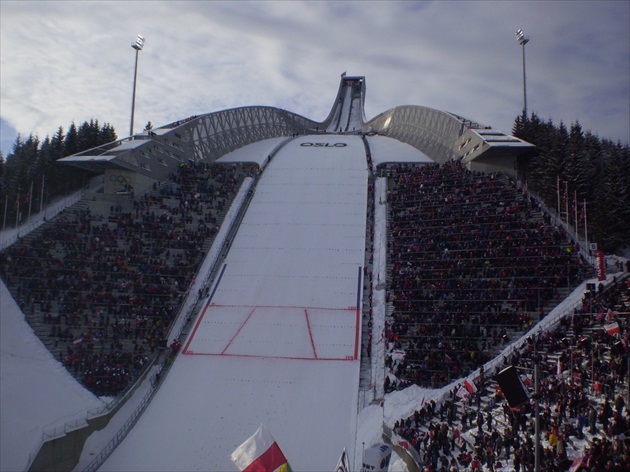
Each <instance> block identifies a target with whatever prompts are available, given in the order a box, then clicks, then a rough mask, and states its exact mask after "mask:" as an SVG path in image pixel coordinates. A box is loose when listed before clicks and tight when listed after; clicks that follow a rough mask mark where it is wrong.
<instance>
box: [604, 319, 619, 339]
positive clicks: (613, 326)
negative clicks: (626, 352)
mask: <svg viewBox="0 0 630 472" xmlns="http://www.w3.org/2000/svg"><path fill="white" fill-rule="evenodd" d="M604 329H605V330H606V332H607V333H608V334H610V335H611V336H613V335H615V334H621V328H620V327H619V323H617V322H616V321H613V322H612V323H609V324H607V325H604Z"/></svg>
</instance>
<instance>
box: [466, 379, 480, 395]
mask: <svg viewBox="0 0 630 472" xmlns="http://www.w3.org/2000/svg"><path fill="white" fill-rule="evenodd" d="M464 387H466V390H468V392H470V393H475V392H476V391H477V387H476V386H475V384H474V383H470V382H469V381H468V380H464Z"/></svg>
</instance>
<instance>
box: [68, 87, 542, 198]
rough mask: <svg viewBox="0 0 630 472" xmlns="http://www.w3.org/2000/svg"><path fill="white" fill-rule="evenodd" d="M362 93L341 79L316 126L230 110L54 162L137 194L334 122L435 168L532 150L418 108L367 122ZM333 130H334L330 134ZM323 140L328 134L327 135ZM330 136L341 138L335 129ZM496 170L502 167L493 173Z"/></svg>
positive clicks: (261, 109)
mask: <svg viewBox="0 0 630 472" xmlns="http://www.w3.org/2000/svg"><path fill="white" fill-rule="evenodd" d="M349 88H350V89H352V92H353V93H352V94H351V95H349V94H348V93H347V91H348V89H349ZM365 93H366V86H365V77H362V76H354V77H346V76H344V77H342V78H341V80H340V83H339V89H338V91H337V95H336V98H335V102H334V103H333V106H332V108H331V111H330V113H329V115H328V117H327V118H326V119H325V120H324V121H322V122H317V121H314V120H311V119H308V118H305V117H304V116H301V115H298V114H296V113H292V112H289V111H287V110H284V109H281V108H276V107H270V106H249V107H239V108H232V109H227V110H222V111H218V112H214V113H208V114H204V115H196V116H191V117H189V118H186V119H184V120H180V121H176V122H173V123H170V124H167V125H164V126H162V127H160V128H157V129H152V130H145V131H143V132H141V133H138V134H135V135H134V136H130V137H128V138H125V139H121V140H119V141H115V142H112V143H109V144H106V145H104V146H100V147H98V148H93V149H90V150H88V151H84V152H82V153H79V154H75V155H73V156H69V157H65V158H63V159H60V162H61V163H64V164H70V165H73V166H77V167H81V168H84V169H87V170H90V171H92V172H106V173H107V172H112V171H115V172H119V173H120V172H122V173H126V175H129V176H131V180H132V182H133V184H132V187H134V190H136V191H143V189H146V188H148V187H149V186H150V185H151V184H152V182H155V181H159V180H163V179H166V178H167V177H168V175H169V174H170V172H172V171H173V170H174V169H176V168H177V166H179V165H180V164H181V163H183V162H188V161H194V162H197V161H204V162H214V161H216V160H217V159H219V158H220V157H222V156H224V155H225V154H227V153H229V152H232V151H234V150H236V149H238V148H240V147H243V146H245V145H247V144H251V143H254V142H258V141H262V140H265V139H271V138H278V137H291V136H296V135H300V134H319V133H323V132H326V131H324V130H327V129H328V128H329V126H330V125H331V123H333V121H334V120H335V119H340V117H341V116H344V117H345V118H344V119H347V123H350V122H351V121H352V122H353V124H356V125H357V126H356V127H353V130H352V131H349V126H346V128H345V132H350V133H354V134H357V133H378V134H380V135H383V136H388V137H391V138H393V139H396V140H398V141H401V142H403V143H407V144H409V145H411V146H413V147H415V148H416V149H418V150H420V151H421V152H422V153H424V154H425V155H426V156H428V157H429V158H431V159H433V160H434V161H436V162H438V163H440V164H443V163H444V162H446V161H448V160H449V159H452V158H462V157H466V158H467V159H468V160H469V161H471V162H472V160H475V161H476V162H477V161H478V162H481V161H482V160H483V158H484V157H483V156H482V155H485V157H488V156H490V155H492V156H494V157H496V156H499V157H498V158H500V159H502V160H504V161H505V159H504V155H505V154H508V155H509V159H512V160H513V159H516V158H515V157H514V156H515V155H516V154H515V153H516V150H517V146H516V145H515V144H514V141H520V143H518V145H519V146H520V147H521V148H524V147H526V146H529V147H533V146H531V145H530V144H529V143H525V142H523V141H521V140H517V138H513V137H506V136H505V135H504V134H503V133H501V132H500V131H497V130H495V133H494V135H495V136H494V137H492V138H489V137H486V135H485V134H479V136H477V135H475V136H473V137H472V138H471V139H468V137H467V136H464V135H465V134H466V133H472V131H473V130H488V129H491V128H490V127H488V126H483V125H480V124H479V123H476V122H474V121H472V120H469V119H466V118H463V117H461V116H458V115H455V114H453V113H448V112H445V111H439V110H435V109H432V108H428V107H423V106H414V105H404V106H398V107H395V108H392V109H390V110H387V111H385V112H383V113H381V114H380V115H377V116H376V117H374V118H373V119H371V120H369V121H366V119H365V115H364V101H365ZM348 97H349V98H348ZM334 129H335V130H337V127H335V128H334ZM328 132H331V131H330V129H328ZM332 132H339V133H343V131H342V130H341V129H339V131H332ZM497 136H498V137H497ZM508 138H511V139H508ZM471 140H472V141H474V142H473V144H472V145H471V146H469V147H473V149H472V151H467V148H466V149H464V147H465V146H466V145H467V144H468V143H469V142H470V141H471ZM499 142H501V143H502V144H500V143H499ZM462 149H464V150H466V151H467V153H466V154H465V155H463V156H462V155H461V154H462V153H461V152H460V151H461V150H462ZM518 152H520V151H518ZM501 153H503V154H501ZM486 161H488V162H489V164H487V166H486V167H488V168H489V169H490V168H492V167H493V166H495V164H494V163H493V162H491V161H490V160H488V159H486ZM470 165H471V166H472V164H470ZM498 168H500V169H502V168H503V167H501V165H500V166H498Z"/></svg>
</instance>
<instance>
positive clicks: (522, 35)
mask: <svg viewBox="0 0 630 472" xmlns="http://www.w3.org/2000/svg"><path fill="white" fill-rule="evenodd" d="M516 39H517V40H518V44H520V45H521V46H523V115H525V116H527V85H526V82H525V45H526V44H527V43H529V36H525V33H523V30H522V29H521V28H519V29H518V30H516Z"/></svg>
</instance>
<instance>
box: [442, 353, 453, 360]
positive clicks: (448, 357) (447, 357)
mask: <svg viewBox="0 0 630 472" xmlns="http://www.w3.org/2000/svg"><path fill="white" fill-rule="evenodd" d="M444 360H445V361H446V362H453V358H452V357H451V356H449V355H448V354H446V353H444Z"/></svg>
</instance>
